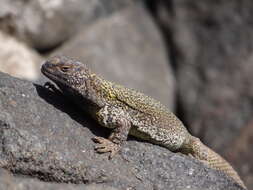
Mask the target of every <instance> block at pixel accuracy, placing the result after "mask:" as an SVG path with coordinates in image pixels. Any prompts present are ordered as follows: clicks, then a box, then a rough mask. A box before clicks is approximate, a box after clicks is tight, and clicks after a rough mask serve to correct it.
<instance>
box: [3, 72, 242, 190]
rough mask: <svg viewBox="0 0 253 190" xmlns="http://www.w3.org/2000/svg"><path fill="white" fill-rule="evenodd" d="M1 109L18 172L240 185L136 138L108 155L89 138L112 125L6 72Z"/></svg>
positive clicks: (144, 184)
mask: <svg viewBox="0 0 253 190" xmlns="http://www.w3.org/2000/svg"><path fill="white" fill-rule="evenodd" d="M84 106H85V105H84ZM0 110H1V112H0V142H1V143H0V156H1V157H0V165H1V167H3V168H6V169H8V170H10V171H11V172H12V173H13V174H15V176H17V177H18V176H23V177H25V176H28V177H33V178H38V179H40V180H42V181H50V182H65V183H84V184H87V185H88V184H103V185H106V186H108V187H114V188H117V189H127V188H128V189H131V188H133V189H136V190H141V189H147V190H149V189H150V190H151V189H157V190H158V189H171V190H179V189H206V190H208V189H210V190H211V189H212V190H220V189H229V190H239V189H242V188H241V187H239V186H238V185H237V184H235V182H233V181H232V180H231V179H230V178H229V177H227V176H225V174H223V173H221V172H218V171H215V170H212V169H208V168H206V167H205V166H204V165H203V164H202V163H200V162H198V161H196V160H193V159H191V158H190V157H187V156H184V155H181V154H180V153H172V152H170V151H169V150H167V149H165V148H162V147H159V146H156V145H153V144H150V143H145V142H139V141H138V140H135V139H129V140H128V141H127V142H126V143H125V144H124V146H123V148H122V150H121V152H120V153H119V154H118V155H116V156H115V157H114V159H112V160H108V157H107V156H108V155H106V154H104V155H100V154H97V153H95V152H94V143H93V142H92V141H91V138H92V137H94V135H99V136H107V135H108V130H106V129H103V128H101V127H100V126H99V125H98V124H96V123H95V122H94V121H92V120H91V119H90V118H89V116H86V115H85V114H84V113H82V111H80V110H79V109H78V108H77V107H76V106H74V105H73V103H72V102H70V101H68V100H67V99H66V98H64V97H63V96H61V95H59V94H58V93H56V92H52V91H50V90H48V89H46V88H44V87H43V86H41V85H39V84H32V83H30V82H27V81H23V80H20V79H15V78H12V77H10V76H9V75H6V74H4V73H0Z"/></svg>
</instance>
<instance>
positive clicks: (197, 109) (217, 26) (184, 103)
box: [153, 0, 253, 189]
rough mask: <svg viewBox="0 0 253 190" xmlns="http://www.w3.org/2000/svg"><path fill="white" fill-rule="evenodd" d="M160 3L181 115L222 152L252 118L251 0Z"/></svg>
mask: <svg viewBox="0 0 253 190" xmlns="http://www.w3.org/2000/svg"><path fill="white" fill-rule="evenodd" d="M159 3H160V5H157V7H156V8H153V10H155V11H157V16H158V17H159V19H158V20H159V22H160V24H161V26H162V28H163V29H164V31H165V33H166V34H167V37H168V42H169V43H170V46H171V52H172V53H171V55H172V56H171V57H172V59H173V60H174V61H175V63H176V65H175V68H176V69H177V79H178V87H179V95H180V100H179V102H180V105H181V108H182V109H181V111H182V112H181V115H183V119H184V121H185V123H186V124H187V126H188V127H189V128H190V130H191V131H192V132H193V134H194V135H196V136H199V137H201V139H202V140H203V141H204V142H205V143H206V144H208V145H209V146H211V147H212V148H213V149H215V150H216V151H217V152H219V153H221V154H223V155H225V152H226V150H228V148H230V147H233V146H232V145H233V142H234V141H236V139H237V138H238V134H239V133H240V132H241V130H243V127H245V126H246V125H247V124H248V122H249V121H250V120H252V114H253V104H252V100H253V85H252V81H253V75H252V73H253V64H252V60H253V54H252V51H253V33H252V30H253V25H252V17H253V4H252V1H250V0H243V1H236V0H232V1H229V2H228V1H225V0H222V1H213V0H206V1H190V0H179V1H178V0H174V1H167V2H165V1H159ZM230 150H231V149H230ZM249 152H250V151H249ZM226 155H227V154H226ZM249 157H250V155H249ZM226 158H227V160H229V161H230V157H226ZM243 162H244V161H243ZM243 162H242V163H241V164H244V163H243ZM250 164H252V162H251V163H250ZM249 188H250V189H252V188H253V186H251V187H249Z"/></svg>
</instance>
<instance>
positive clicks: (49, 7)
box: [0, 0, 134, 49]
mask: <svg viewBox="0 0 253 190" xmlns="http://www.w3.org/2000/svg"><path fill="white" fill-rule="evenodd" d="M133 4H134V1H133V0H124V1H118V0H72V1H63V0H50V1H42V0H21V1H20V0H12V1H9V0H1V1H0V7H1V9H0V28H1V29H3V30H5V31H6V32H8V33H12V34H13V35H15V36H17V37H18V38H19V39H22V40H24V41H25V42H27V43H28V44H30V45H31V46H33V47H35V48H37V49H48V48H52V47H54V46H56V45H58V44H60V43H61V42H63V41H64V40H66V39H68V38H69V37H71V36H72V35H73V34H75V33H76V32H77V31H78V30H79V29H80V28H81V27H83V26H88V25H89V24H90V23H92V22H93V21H94V20H96V19H98V18H100V17H104V16H107V15H109V14H111V13H112V12H114V11H118V10H120V9H121V8H123V7H126V6H130V5H133Z"/></svg>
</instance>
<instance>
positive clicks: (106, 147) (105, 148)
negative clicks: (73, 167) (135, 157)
mask: <svg viewBox="0 0 253 190" xmlns="http://www.w3.org/2000/svg"><path fill="white" fill-rule="evenodd" d="M92 140H93V141H94V142H95V143H98V144H99V145H97V146H95V150H96V152H98V153H106V152H110V155H109V159H111V158H112V157H113V156H115V155H116V154H117V153H118V152H119V149H120V145H118V144H115V143H113V142H112V141H110V140H108V139H105V138H103V137H94V138H92Z"/></svg>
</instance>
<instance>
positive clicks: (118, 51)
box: [52, 5, 175, 109]
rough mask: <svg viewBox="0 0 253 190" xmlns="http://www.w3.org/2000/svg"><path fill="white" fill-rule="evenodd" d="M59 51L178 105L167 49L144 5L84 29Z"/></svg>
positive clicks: (96, 70)
mask: <svg viewBox="0 0 253 190" xmlns="http://www.w3.org/2000/svg"><path fill="white" fill-rule="evenodd" d="M57 54H64V55H66V56H70V57H73V58H75V59H77V60H80V61H82V62H84V63H87V64H89V65H90V67H91V69H92V70H93V71H94V72H96V73H98V74H100V75H101V76H102V77H104V78H105V79H107V80H111V81H114V82H116V83H118V84H122V85H124V86H127V87H129V88H134V89H137V90H139V91H141V92H144V93H145V94H147V95H149V96H152V97H154V98H156V99H158V100H160V101H161V102H162V103H163V104H165V105H167V106H168V107H169V108H171V109H173V107H174V104H175V100H174V94H175V91H174V76H173V73H172V71H171V68H170V66H169V61H168V58H167V53H166V48H165V46H164V44H163V39H162V37H161V34H160V32H159V31H158V29H157V26H156V25H155V24H154V22H153V20H152V18H151V17H150V15H149V14H148V13H147V11H146V10H145V9H144V8H143V7H142V6H141V5H138V6H136V7H129V8H126V9H124V11H123V10H122V11H120V12H118V13H115V14H113V15H111V16H110V17H108V18H106V19H101V20H99V21H98V22H96V23H94V24H93V25H92V26H90V27H89V28H84V29H83V30H82V31H81V32H80V33H79V34H78V35H77V36H76V37H75V38H73V39H72V40H70V41H69V42H67V43H65V44H64V45H63V47H62V48H60V49H58V50H56V52H53V53H52V55H57Z"/></svg>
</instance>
